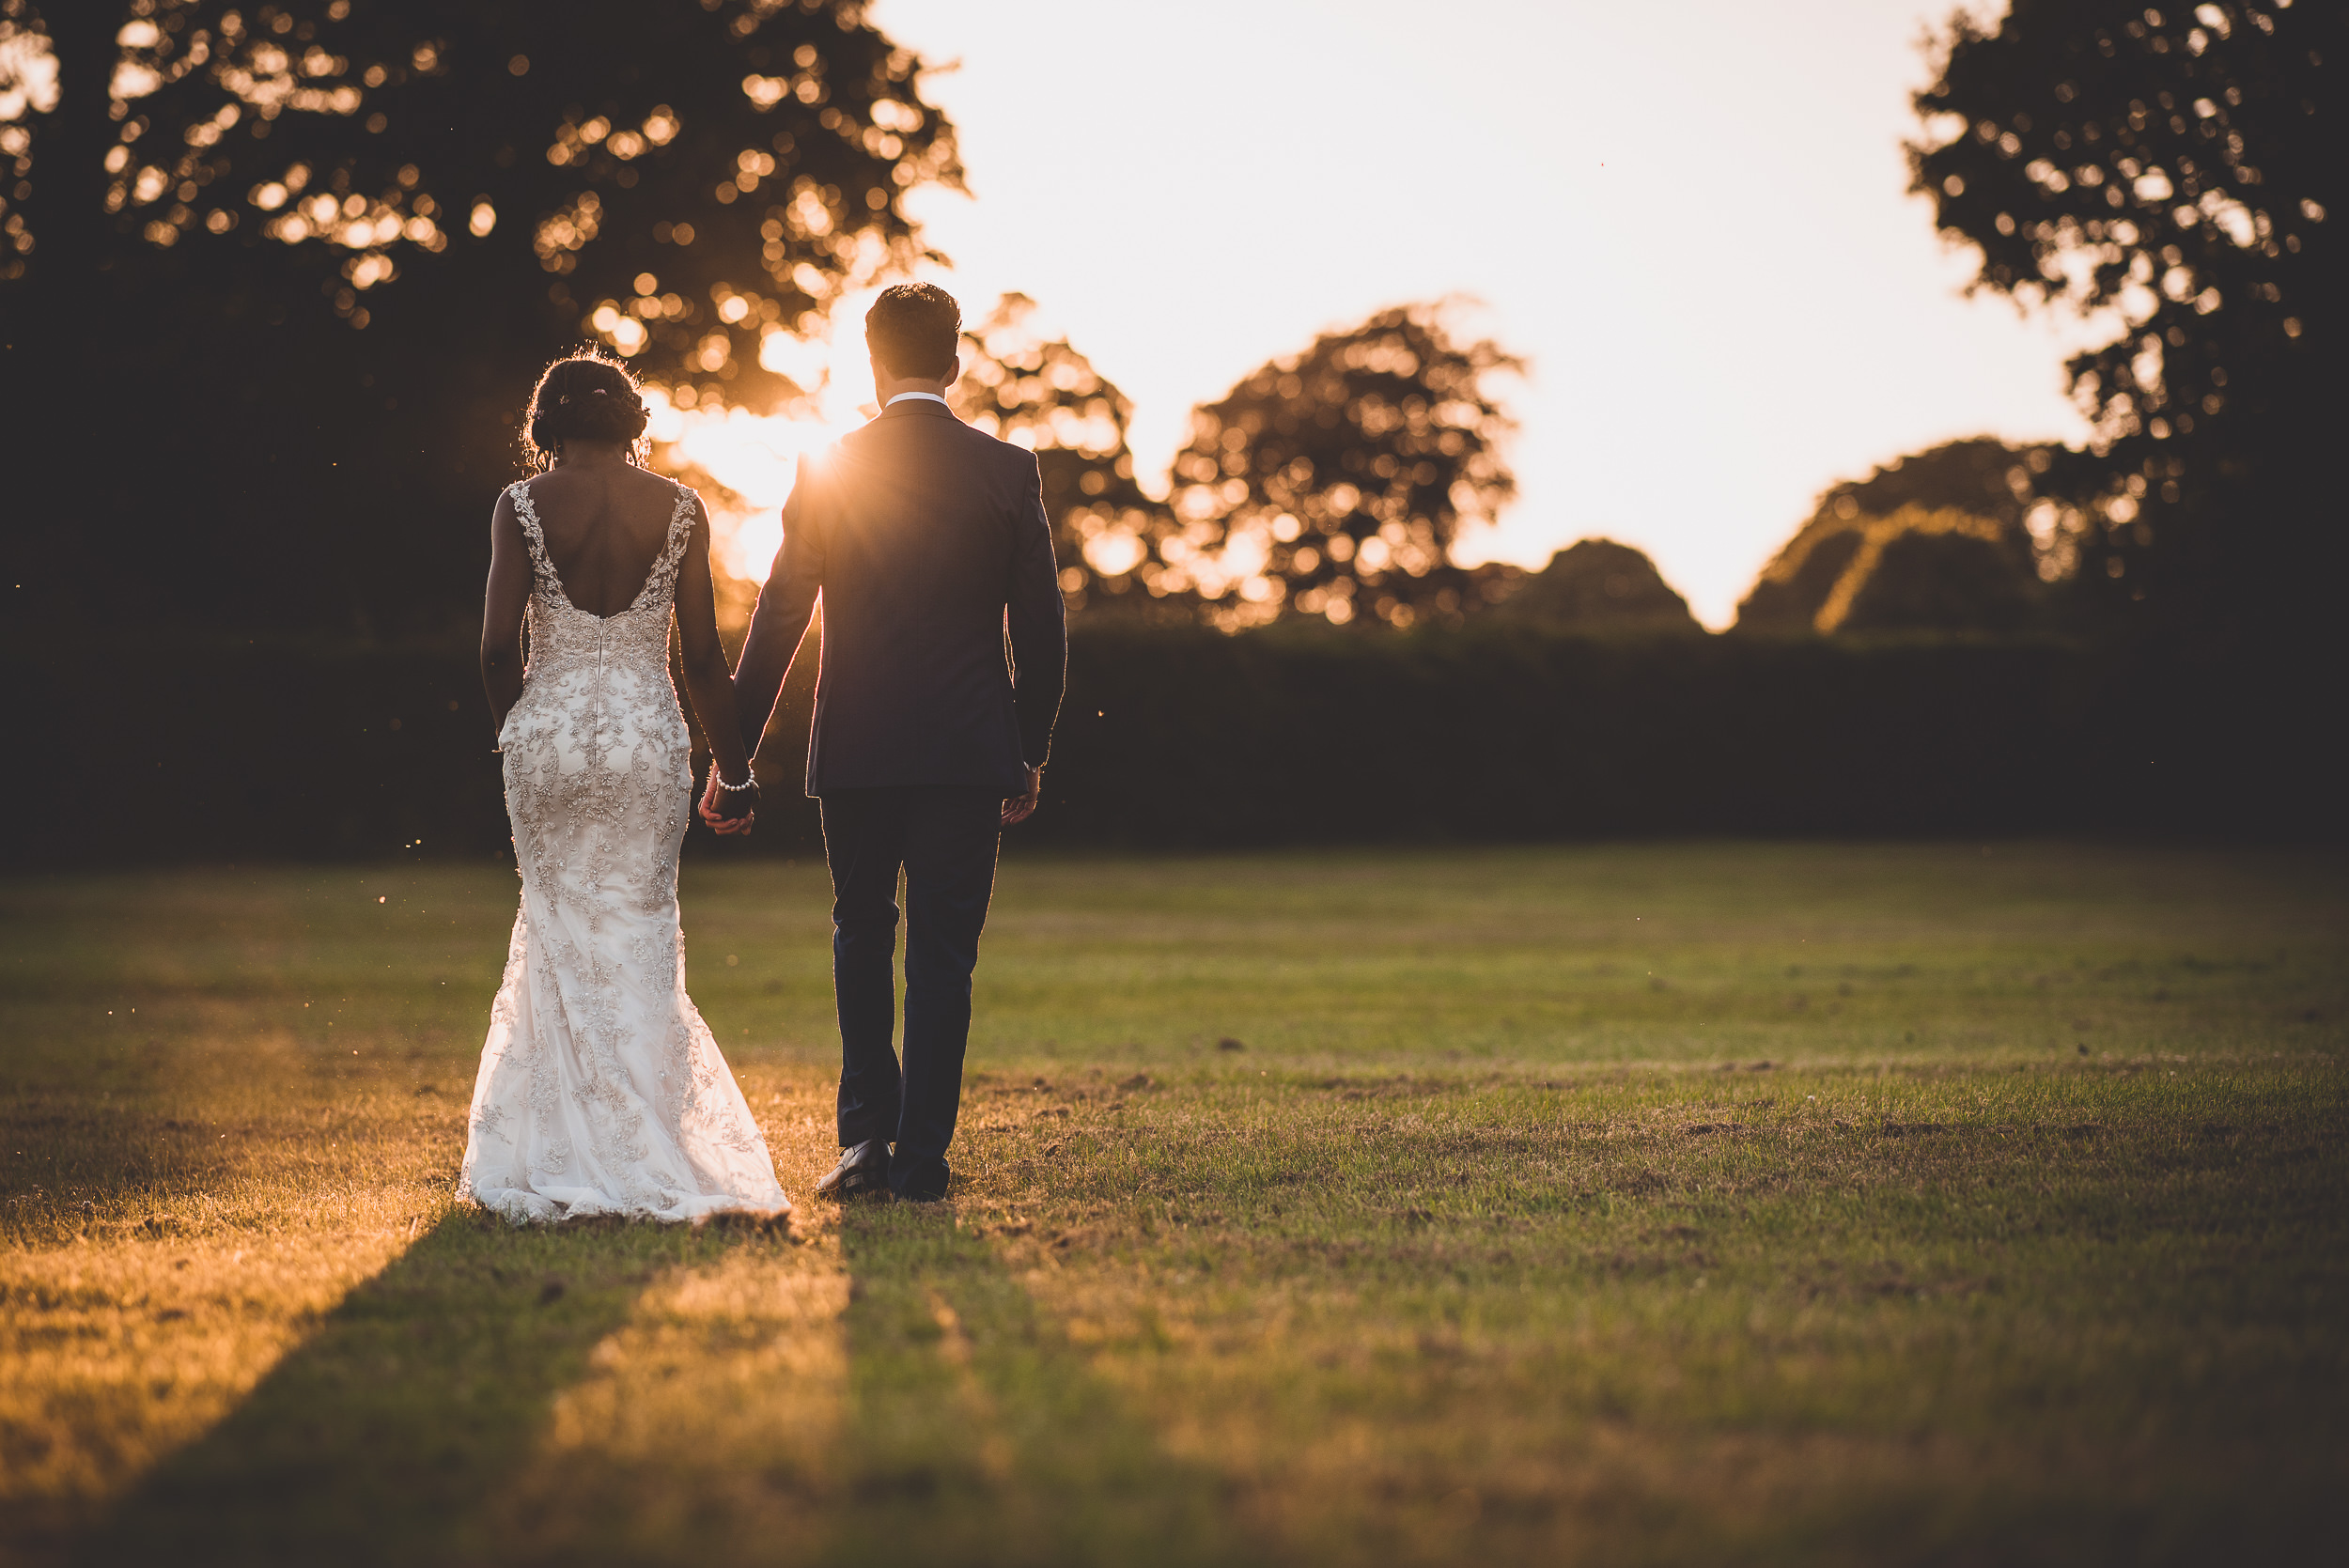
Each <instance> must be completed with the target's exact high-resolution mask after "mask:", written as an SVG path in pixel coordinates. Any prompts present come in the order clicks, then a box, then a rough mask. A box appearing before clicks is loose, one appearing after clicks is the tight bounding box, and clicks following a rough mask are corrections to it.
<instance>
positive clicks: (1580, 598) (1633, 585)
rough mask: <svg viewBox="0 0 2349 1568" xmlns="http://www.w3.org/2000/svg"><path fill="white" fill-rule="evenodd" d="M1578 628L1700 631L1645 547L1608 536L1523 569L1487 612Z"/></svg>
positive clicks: (1684, 601)
mask: <svg viewBox="0 0 2349 1568" xmlns="http://www.w3.org/2000/svg"><path fill="white" fill-rule="evenodd" d="M1492 613H1494V614H1495V615H1497V616H1500V617H1501V618H1502V619H1505V620H1513V621H1532V622H1533V623H1535V624H1536V625H1540V626H1553V627H1563V628H1567V629H1573V630H1577V631H1678V632H1691V631H1703V627H1701V626H1699V625H1698V624H1697V618H1696V617H1695V616H1694V615H1691V614H1690V613H1688V600H1687V599H1685V598H1681V597H1680V595H1679V593H1678V592H1677V591H1675V590H1674V589H1673V587H1672V584H1671V583H1669V582H1665V581H1664V574H1663V573H1661V572H1659V571H1657V569H1656V563H1655V562H1653V561H1651V560H1649V559H1648V557H1647V552H1646V551H1641V550H1634V549H1633V548H1632V547H1631V546H1629V545H1626V544H1617V543H1616V542H1615V541H1614V540H1612V539H1580V540H1577V541H1576V542H1575V543H1574V544H1572V545H1570V546H1568V547H1567V548H1566V549H1564V550H1562V551H1557V552H1556V553H1554V554H1552V555H1551V556H1550V558H1549V564H1548V566H1546V567H1543V568H1542V569H1541V570H1540V571H1538V572H1533V573H1530V574H1527V575H1526V576H1525V577H1524V578H1523V580H1522V581H1520V582H1517V583H1516V584H1515V585H1514V586H1512V587H1511V589H1510V591H1509V597H1508V598H1504V599H1502V600H1501V603H1500V604H1499V605H1498V606H1496V607H1495V608H1494V610H1493V612H1492Z"/></svg>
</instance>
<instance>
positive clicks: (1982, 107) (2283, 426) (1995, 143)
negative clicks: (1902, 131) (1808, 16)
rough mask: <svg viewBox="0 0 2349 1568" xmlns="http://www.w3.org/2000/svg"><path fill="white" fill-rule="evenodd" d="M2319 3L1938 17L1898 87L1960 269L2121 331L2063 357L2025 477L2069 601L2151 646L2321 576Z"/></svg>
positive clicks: (2329, 407) (2337, 541)
mask: <svg viewBox="0 0 2349 1568" xmlns="http://www.w3.org/2000/svg"><path fill="white" fill-rule="evenodd" d="M2343 14H2344V13H2343V10H2342V8H2341V7H2340V6H2338V5H2328V4H2318V3H2314V0H2303V3H2301V4H2298V5H2294V4H2292V3H2291V0H2271V3H2270V4H2267V5H2244V4H2232V3H2226V0H2219V3H2214V4H2204V5H2196V6H2191V7H2188V6H2186V5H2183V4H2182V5H2180V6H2178V7H2177V8H2161V9H2149V8H2145V7H2143V6H2141V5H2139V4H2123V3H2121V0H2015V4H2014V6H2013V7H2012V8H2011V10H2009V12H2008V13H2007V15H2006V16H2005V17H2004V19H2003V20H2002V21H2000V22H1999V24H1998V26H1997V28H1996V30H1995V31H1990V32H1985V31H1983V30H1982V29H1981V28H1980V27H1979V26H1977V24H1976V23H1973V22H1972V21H1970V20H1968V17H1967V16H1966V15H1965V13H1963V12H1961V13H1959V15H1958V17H1957V18H1956V19H1955V20H1954V21H1953V22H1952V23H1951V30H1950V33H1949V35H1948V37H1947V39H1945V40H1944V44H1943V54H1942V57H1941V61H1940V69H1939V71H1938V79H1937V81H1936V82H1935V83H1934V84H1933V85H1931V86H1929V87H1927V88H1926V89H1925V90H1924V91H1922V92H1921V93H1919V94H1918V95H1917V98H1916V106H1917V109H1918V111H1919V113H1920V114H1921V116H1923V117H1924V119H1925V122H1926V125H1927V127H1928V130H1929V132H1930V133H1931V139H1930V140H1928V141H1925V142H1921V143H1919V144H1916V145H1913V146H1912V147H1910V149H1909V151H1910V160H1911V167H1912V170H1913V173H1914V177H1915V189H1917V190H1919V191H1921V192H1924V193H1926V194H1929V195H1930V196H1931V197H1932V198H1933V200H1934V202H1935V204H1936V209H1937V214H1938V221H1939V224H1940V226H1941V228H1942V229H1943V231H1944V232H1945V233H1948V234H1950V235H1952V236H1955V237H1959V238H1962V239H1964V240H1966V241H1970V242H1971V243H1972V244H1974V245H1976V246H1978V247H1979V248H1980V250H1981V253H1982V266H1981V271H1980V276H1979V281H1980V284H1981V286H1983V287H1990V288H1994V289H1998V290H2000V291H2002V292H2006V293H2009V294H2013V295H2015V296H2017V297H2018V298H2021V299H2023V300H2026V301H2038V302H2046V303H2059V302H2060V303H2064V304H2066V305H2068V306H2070V307H2072V308H2075V309H2077V310H2078V311H2080V312H2082V313H2084V314H2095V315H2100V316H2101V315H2109V316H2111V317H2114V318H2118V320H2119V321H2120V322H2121V323H2122V324H2123V331H2122V333H2121V334H2120V335H2118V336H2117V337H2115V338H2114V339H2113V340H2112V341H2111V342H2109V343H2108V344H2106V345H2105V346H2104V347H2102V348H2099V349H2092V350H2090V351H2088V352H2086V353H2083V354H2081V355H2079V356H2078V357H2077V358H2075V359H2074V360H2073V361H2072V362H2071V364H2070V367H2069V368H2070V372H2071V377H2072V385H2073V389H2074V392H2075V394H2076V395H2077V397H2078V398H2079V400H2080V402H2081V404H2082V405H2083V407H2084V408H2085V409H2086V410H2087V411H2088V412H2089V413H2090V415H2091V417H2092V419H2093V421H2094V424H2095V430H2096V437H2095V440H2094V442H2092V445H2091V446H2090V448H2089V450H2088V451H2086V452H2084V453H2079V454H2061V453H2059V454H2057V455H2056V460H2055V462H2054V464H2053V466H2052V468H2051V471H2050V472H2049V473H2048V474H2046V477H2045V478H2044V480H2043V481H2042V488H2043V489H2044V490H2045V491H2046V493H2047V494H2049V495H2050V496H2053V497H2055V498H2058V499H2060V500H2061V501H2062V502H2064V503H2065V504H2066V505H2065V510H2064V512H2063V514H2062V516H2061V520H2060V521H2061V532H2062V534H2063V536H2064V537H2063V539H2062V541H2061V547H2060V551H2059V553H2058V557H2057V559H2058V562H2059V565H2060V566H2061V567H2062V568H2063V569H2064V570H2065V571H2066V572H2067V573H2068V574H2069V575H2070V576H2071V578H2072V580H2073V582H2074V584H2075V591H2076V592H2077V594H2078V595H2079V597H2080V598H2083V599H2087V600H2091V601H2095V602H2101V603H2103V604H2104V605H2105V606H2107V607H2108V609H2109V610H2111V611H2114V612H2119V613H2127V614H2128V615H2129V616H2130V617H2131V618H2133V619H2135V620H2137V621H2139V623H2140V624H2143V625H2144V626H2145V627H2146V629H2148V630H2150V631H2156V632H2158V633H2160V634H2161V635H2162V636H2163V637H2164V638H2165V639H2166V640H2170V641H2172V642H2176V641H2177V640H2178V639H2179V638H2180V637H2181V635H2182V636H2183V638H2184V642H2185V643H2191V644H2197V645H2203V646H2230V645H2235V644H2241V643H2243V642H2244V640H2245V639H2246V638H2247V636H2248V638H2249V639H2250V641H2251V642H2260V641H2263V640H2264V639H2265V638H2266V637H2267V636H2268V635H2269V633H2271V632H2273V631H2274V630H2276V629H2279V627H2281V626H2284V625H2287V624H2291V623H2297V624H2300V625H2302V626H2303V627H2309V626H2312V625H2313V624H2314V623H2315V621H2316V620H2318V619H2321V618H2324V617H2326V615H2327V614H2328V613H2329V612H2328V611H2326V608H2325V607H2326V606H2327V605H2329V604H2330V603H2331V601H2332V600H2333V598H2335V597H2336V596H2338V594H2339V593H2340V591H2341V570H2342V563H2343V555H2342V548H2341V529H2340V526H2339V522H2338V517H2339V509H2340V508H2339V503H2338V501H2337V500H2335V499H2334V498H2333V497H2332V495H2331V487H2330V485H2329V484H2328V483H2327V482H2326V480H2327V477H2328V475H2327V474H2326V473H2325V472H2324V469H2325V468H2326V466H2328V465H2326V464H2325V463H2324V460H2323V455H2324V454H2325V453H2326V450H2327V448H2328V447H2329V446H2331V445H2332V444H2333V442H2332V441H2331V439H2330V437H2331V431H2330V430H2329V428H2328V427H2329V425H2330V424H2331V423H2332V422H2333V420H2334V417H2335V415H2334V411H2335V410H2336V409H2337V408H2338V406H2339V396H2338V394H2337V393H2336V392H2335V391H2334V390H2333V389H2334V386H2335V384H2336V380H2337V378H2338V377H2339V376H2340V374H2341V372H2340V369H2339V367H2338V365H2336V364H2335V363H2334V358H2333V352H2332V350H2333V348H2334V347H2335V343H2336V339H2335V338H2334V336H2333V333H2334V331H2335V319H2336V316H2337V312H2338V306H2337V304H2336V303H2335V301H2334V295H2335V292H2336V290H2335V287H2334V286H2333V285H2330V284H2327V283H2326V279H2327V278H2329V277H2332V276H2333V275H2334V274H2333V273H2332V271H2331V269H2332V266H2333V265H2334V264H2335V263H2334V262H2333V261H2328V260H2327V259H2326V257H2328V256H2333V251H2332V247H2331V244H2330V240H2329V236H2330V234H2331V232H2332V230H2331V226H2330V216H2331V213H2332V212H2333V211H2334V210H2337V208H2338V206H2339V202H2340V192H2339V187H2340V183H2341V156H2340V152H2339V147H2338V145H2337V144H2336V143H2335V142H2334V141H2333V139H2332V138H2333V137H2334V136H2335V135H2338V134H2339V131H2338V129H2337V128H2336V130H2335V131H2333V132H2326V130H2325V129H2324V128H2325V126H2326V125H2327V124H2329V123H2331V122H2332V121H2333V119H2334V118H2335V116H2336V113H2337V108H2338V100H2336V99H2334V98H2333V97H2332V93H2331V85H2332V83H2331V73H2332V72H2333V71H2334V70H2338V69H2339V67H2338V64H2337V62H2338V60H2339V59H2340V56H2341V43H2342V39H2341V33H2342V18H2343ZM2180 645H2183V644H2180Z"/></svg>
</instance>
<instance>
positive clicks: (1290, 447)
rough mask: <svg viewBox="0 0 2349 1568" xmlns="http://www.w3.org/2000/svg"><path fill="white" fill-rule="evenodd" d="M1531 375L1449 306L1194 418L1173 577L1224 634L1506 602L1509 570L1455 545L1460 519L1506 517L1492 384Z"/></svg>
mask: <svg viewBox="0 0 2349 1568" xmlns="http://www.w3.org/2000/svg"><path fill="white" fill-rule="evenodd" d="M1518 367H1519V363H1518V361H1517V360H1516V359H1515V358H1513V357H1512V356H1510V355H1509V354H1506V353H1504V352H1502V351H1501V349H1500V348H1498V347H1497V346H1495V345H1494V344H1492V343H1490V342H1486V341H1478V342H1474V343H1470V344H1466V345H1461V344H1455V342H1454V341H1453V340H1452V338H1451V336H1450V335H1449V334H1448V333H1447V332H1446V331H1445V328H1444V325H1443V321H1442V316H1441V311H1440V308H1439V307H1438V306H1434V305H1406V306H1401V307H1398V308H1395V309H1392V310H1386V311H1381V312H1379V313H1378V314H1377V315H1376V316H1373V317H1372V318H1370V319H1368V320H1367V321H1364V322H1363V323H1362V324H1361V325H1360V326H1358V327H1355V328H1353V329H1351V330H1349V331H1346V332H1342V333H1330V334H1324V335H1323V336H1321V337H1318V338H1316V339H1315V341H1314V344H1313V346H1312V347H1311V348H1309V349H1306V350H1305V351H1304V352H1303V353H1301V354H1299V355H1297V356H1295V357H1294V358H1291V359H1284V360H1275V361H1273V362H1272V363H1270V364H1268V365H1265V366H1263V367H1262V368H1261V369H1259V370H1257V371H1256V372H1255V373H1254V374H1252V375H1251V376H1249V377H1248V378H1247V379H1246V380H1242V381H1241V382H1240V383H1239V384H1238V385H1237V386H1236V387H1234V388H1233V389H1232V390H1231V392H1230V393H1229V394H1227V395H1226V396H1224V397H1223V398H1222V400H1221V401H1220V402H1216V403H1211V404H1208V405H1206V407H1204V408H1201V409H1199V410H1197V411H1195V412H1194V413H1193V414H1192V416H1191V440H1190V445H1189V446H1188V447H1186V448H1185V449H1184V450H1183V452H1182V453H1181V454H1180V455H1179V456H1178V457H1177V458H1175V473H1174V503H1175V516H1176V518H1177V520H1179V521H1180V522H1181V523H1182V524H1183V529H1182V532H1181V533H1179V534H1176V535H1174V536H1171V537H1169V538H1167V539H1166V540H1165V541H1164V542H1163V543H1162V544H1161V545H1160V547H1159V548H1160V553H1161V555H1162V556H1163V557H1164V559H1165V560H1166V562H1167V564H1168V565H1167V568H1166V571H1165V573H1164V575H1163V576H1162V577H1161V579H1160V581H1161V582H1163V583H1165V584H1166V585H1167V586H1168V587H1170V588H1172V589H1177V590H1195V591H1196V592H1198V593H1199V594H1200V595H1202V597H1203V598H1206V599H1207V600H1208V601H1209V605H1208V610H1207V613H1208V615H1209V618H1210V619H1211V620H1214V621H1216V622H1218V623H1219V624H1224V625H1245V624H1249V623H1252V622H1255V621H1264V620H1269V619H1271V618H1273V617H1274V616H1276V615H1279V614H1283V613H1293V614H1306V615H1312V614H1319V615H1325V616H1327V617H1328V618H1329V619H1330V620H1331V621H1334V622H1340V623H1343V622H1346V621H1350V620H1353V619H1355V618H1356V617H1357V616H1358V615H1361V616H1366V617H1368V618H1369V619H1371V620H1373V621H1377V622H1385V623H1388V624H1391V625H1394V626H1408V625H1411V624H1412V623H1414V622H1416V621H1421V620H1425V619H1428V618H1431V617H1433V618H1438V619H1449V618H1456V617H1457V616H1459V615H1460V614H1462V613H1465V612H1467V611H1469V610H1470V609H1472V608H1474V607H1476V606H1477V605H1478V604H1479V603H1481V602H1483V601H1484V599H1485V598H1486V593H1487V591H1488V590H1489V591H1490V593H1491V596H1492V597H1494V598H1498V597H1499V596H1500V594H1501V592H1502V591H1504V587H1503V584H1502V582H1501V576H1500V574H1496V573H1492V572H1484V571H1470V570H1465V569H1463V568H1461V567H1455V566H1453V565H1452V564H1451V549H1452V543H1453V540H1454V539H1455V537H1456V536H1457V535H1458V533H1459V527H1460V523H1461V521H1462V520H1463V519H1479V518H1481V519H1486V520H1489V519H1491V518H1492V517H1493V516H1495V514H1496V513H1497V512H1498V511H1499V509H1500V506H1501V504H1502V503H1503V502H1504V501H1506V500H1507V499H1508V498H1509V496H1510V495H1512V494H1513V493H1514V492H1515V490H1516V481H1515V479H1514V478H1513V477H1512V476H1511V474H1510V473H1509V470H1508V467H1507V465H1506V464H1505V463H1504V462H1503V461H1502V459H1501V452H1500V442H1501V438H1502V436H1503V435H1505V434H1506V433H1507V431H1508V430H1509V429H1510V428H1511V426H1510V422H1509V420H1508V418H1507V416H1506V415H1505V414H1503V413H1502V411H1501V408H1500V406H1499V404H1497V403H1496V402H1495V401H1494V400H1493V397H1492V396H1491V394H1490V392H1489V391H1488V390H1487V389H1486V385H1485V382H1486V378H1487V377H1489V376H1490V375H1492V374H1493V373H1494V372H1496V371H1504V370H1515V369H1517V368H1518ZM1259 563H1261V564H1259Z"/></svg>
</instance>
